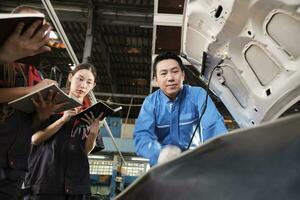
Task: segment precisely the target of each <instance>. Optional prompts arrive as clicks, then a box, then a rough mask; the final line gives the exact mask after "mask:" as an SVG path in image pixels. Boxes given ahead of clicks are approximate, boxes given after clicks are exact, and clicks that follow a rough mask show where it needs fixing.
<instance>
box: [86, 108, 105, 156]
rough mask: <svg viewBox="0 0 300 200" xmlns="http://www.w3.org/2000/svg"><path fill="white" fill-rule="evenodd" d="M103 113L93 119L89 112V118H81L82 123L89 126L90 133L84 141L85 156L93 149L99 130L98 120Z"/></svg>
mask: <svg viewBox="0 0 300 200" xmlns="http://www.w3.org/2000/svg"><path fill="white" fill-rule="evenodd" d="M102 116H103V113H101V114H100V115H99V116H98V117H96V118H95V116H94V115H93V113H92V112H90V116H88V115H87V114H85V118H81V120H83V121H84V122H86V123H87V124H88V126H90V132H89V134H88V135H87V138H86V141H85V151H86V153H87V155H88V154H89V153H90V152H91V151H92V150H93V149H94V147H95V145H96V139H97V136H98V133H99V129H100V119H102Z"/></svg>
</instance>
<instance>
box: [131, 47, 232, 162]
mask: <svg viewBox="0 0 300 200" xmlns="http://www.w3.org/2000/svg"><path fill="white" fill-rule="evenodd" d="M153 68H154V76H155V79H156V82H157V84H158V86H159V89H158V90H157V91H155V92H154V93H152V94H151V95H149V96H148V97H147V98H146V99H145V101H144V103H143V106H142V108H141V110H140V113H139V116H138V119H137V121H136V125H135V129H134V143H135V148H136V153H137V155H139V156H143V157H145V158H148V159H149V160H150V165H151V166H153V165H155V164H156V163H157V160H158V158H159V157H161V156H162V155H161V154H163V149H164V148H165V147H170V146H171V147H173V148H171V151H173V153H174V152H176V151H177V150H176V148H177V149H179V151H184V150H186V149H187V148H188V146H189V143H190V140H191V138H192V135H193V132H194V130H195V128H196V126H197V124H198V123H200V126H199V128H198V130H197V132H196V134H195V137H194V139H193V140H192V144H191V146H190V148H195V147H197V146H199V145H200V144H202V143H203V142H205V141H206V140H208V139H210V138H212V137H215V136H217V135H220V134H224V133H226V132H227V129H226V127H225V125H224V120H223V117H222V116H221V115H220V113H219V112H218V110H217V108H216V107H215V105H214V103H213V102H212V100H211V98H209V97H208V102H207V108H206V111H205V113H204V115H203V117H202V119H201V122H199V117H200V114H201V110H202V109H203V105H204V103H205V97H206V91H205V90H204V89H202V88H200V87H192V86H189V85H183V81H184V77H185V74H184V70H183V64H182V61H181V59H180V58H179V57H178V56H177V55H176V54H173V53H169V52H167V53H162V54H160V55H158V56H157V57H156V58H155V60H154V63H153ZM199 129H200V131H199ZM174 147H175V150H174ZM165 149H166V148H165ZM177 152H178V151H177ZM171 154H172V153H171Z"/></svg>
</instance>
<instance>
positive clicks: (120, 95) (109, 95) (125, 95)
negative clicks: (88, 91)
mask: <svg viewBox="0 0 300 200" xmlns="http://www.w3.org/2000/svg"><path fill="white" fill-rule="evenodd" d="M94 94H95V95H96V96H105V97H120V98H131V97H132V98H135V99H144V98H146V97H147V95H139V94H121V93H109V92H94Z"/></svg>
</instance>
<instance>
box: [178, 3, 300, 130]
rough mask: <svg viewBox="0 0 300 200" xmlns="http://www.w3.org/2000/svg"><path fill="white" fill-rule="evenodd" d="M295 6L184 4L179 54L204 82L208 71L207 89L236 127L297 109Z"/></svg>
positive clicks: (298, 25)
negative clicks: (218, 101) (214, 95)
mask: <svg viewBox="0 0 300 200" xmlns="http://www.w3.org/2000/svg"><path fill="white" fill-rule="evenodd" d="M299 6H300V1H296V0H289V1H288V0H278V1H273V0H251V1H250V0H248V1H247V0H243V1H237V0H236V1H234V0H226V1H225V0H223V1H220V0H187V1H186V2H185V10H184V19H183V26H182V41H181V46H182V55H183V57H185V58H186V59H187V60H188V61H189V62H190V63H192V64H193V65H194V66H195V68H196V69H197V70H198V71H199V72H200V73H201V75H202V76H201V79H203V80H204V81H205V82H206V83H208V79H209V77H210V74H211V73H213V74H212V78H211V82H210V89H211V90H212V91H213V92H214V93H215V94H216V95H217V96H218V97H219V98H220V99H221V100H222V102H223V103H224V105H225V106H226V107H227V109H228V110H229V112H230V113H231V115H232V116H233V117H234V118H235V120H236V121H237V123H238V124H239V126H240V127H248V126H253V125H256V124H259V123H261V122H264V121H271V120H274V119H277V118H279V117H280V116H282V115H284V114H285V113H287V112H290V111H291V110H292V111H293V112H294V111H295V112H297V111H298V109H297V106H298V107H299V103H298V102H299V99H300V67H299V66H300V58H299V56H300V47H299V44H300V37H299V35H300V13H299V12H300V9H299ZM203 52H206V53H207V55H208V56H207V58H206V59H205V55H206V54H203ZM205 60H206V61H205ZM220 60H222V61H223V62H222V61H221V64H220V65H219V67H218V68H216V69H215V70H213V69H214V67H215V65H216V64H217V63H218V62H219V61H220Z"/></svg>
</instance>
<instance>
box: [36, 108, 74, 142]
mask: <svg viewBox="0 0 300 200" xmlns="http://www.w3.org/2000/svg"><path fill="white" fill-rule="evenodd" d="M76 113H77V110H76V109H72V110H67V111H65V112H64V115H63V116H62V117H61V118H59V119H58V120H56V121H55V122H54V123H52V124H50V125H49V126H48V127H47V128H45V129H42V130H39V131H37V132H36V133H34V134H33V135H32V137H31V143H32V144H33V145H39V144H41V143H42V142H44V141H46V140H48V139H49V138H50V137H52V136H53V135H54V134H56V133H57V131H58V130H59V129H60V128H61V127H62V126H63V125H64V124H65V123H66V122H68V121H69V120H70V118H71V117H72V116H74V115H75V114H76Z"/></svg>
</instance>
